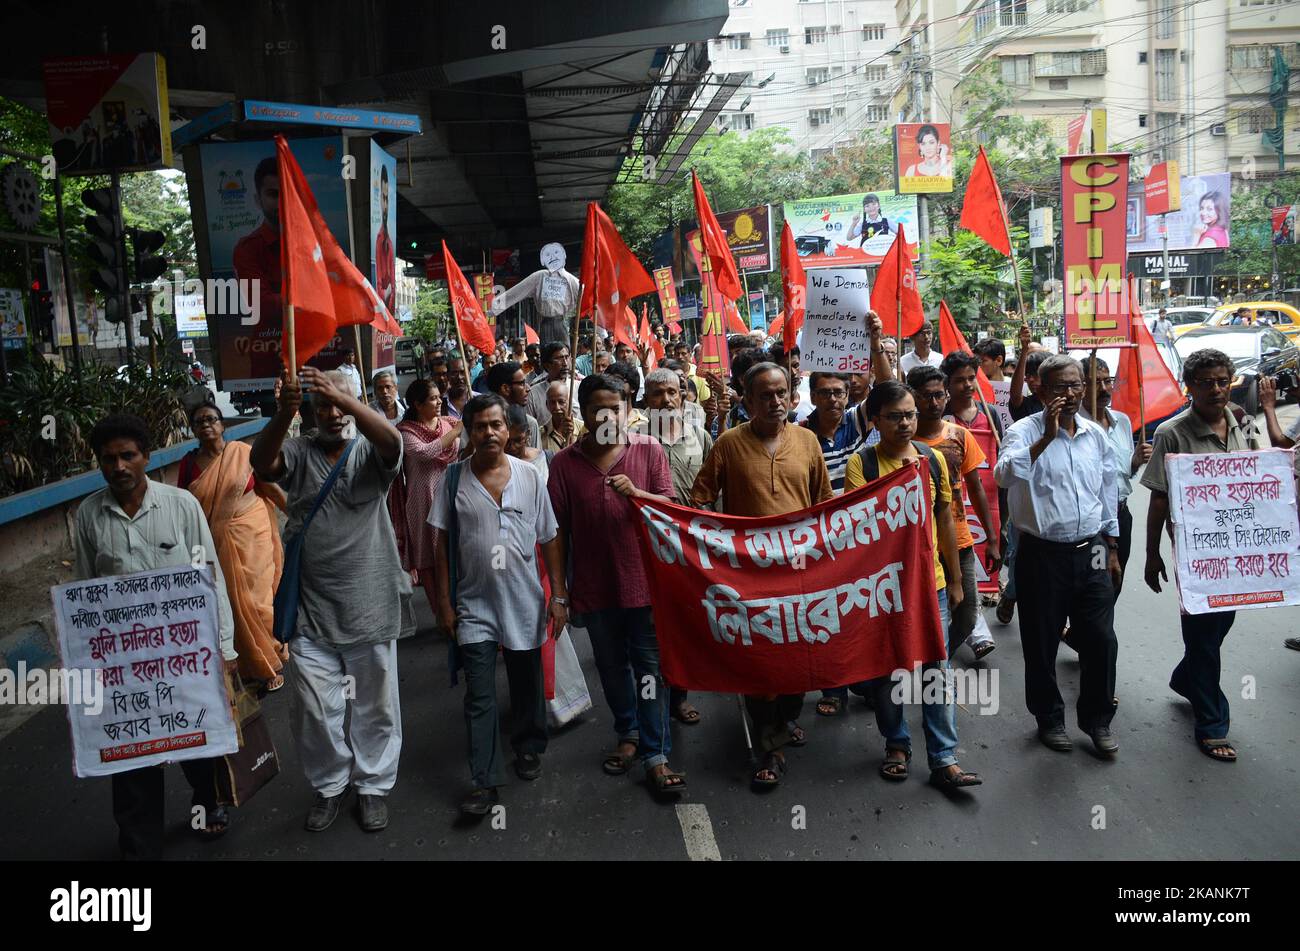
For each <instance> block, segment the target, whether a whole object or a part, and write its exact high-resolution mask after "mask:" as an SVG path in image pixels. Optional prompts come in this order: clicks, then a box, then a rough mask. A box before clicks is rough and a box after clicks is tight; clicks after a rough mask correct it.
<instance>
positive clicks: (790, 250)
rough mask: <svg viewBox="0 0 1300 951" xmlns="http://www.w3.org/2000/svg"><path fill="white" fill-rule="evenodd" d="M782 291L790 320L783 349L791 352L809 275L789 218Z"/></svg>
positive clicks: (784, 230)
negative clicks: (800, 256)
mask: <svg viewBox="0 0 1300 951" xmlns="http://www.w3.org/2000/svg"><path fill="white" fill-rule="evenodd" d="M781 293H782V294H784V295H785V311H784V313H786V314H788V315H789V320H786V321H785V322H784V327H783V328H782V332H781V349H783V350H784V351H785V352H786V353H789V352H790V351H791V350H793V349H794V345H795V341H796V340H797V339H798V336H799V330H800V328H801V327H803V315H804V311H805V309H806V303H807V296H808V276H807V275H806V274H805V273H804V269H803V262H802V261H800V260H799V252H798V250H797V249H796V248H795V244H794V232H793V231H791V230H790V222H789V221H788V220H787V221H786V223H785V224H784V225H783V226H782V228H781ZM769 333H771V334H772V336H774V337H775V336H776V321H775V320H774V321H772V327H771V329H770V330H769Z"/></svg>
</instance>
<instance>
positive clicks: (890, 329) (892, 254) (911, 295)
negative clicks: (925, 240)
mask: <svg viewBox="0 0 1300 951" xmlns="http://www.w3.org/2000/svg"><path fill="white" fill-rule="evenodd" d="M871 309H872V310H874V311H875V312H876V313H877V314H879V315H880V322H881V325H882V326H883V327H884V331H885V334H886V335H888V336H890V337H897V336H899V334H900V332H901V334H902V336H904V337H910V336H912V334H914V333H916V332H917V331H918V330H920V329H921V325H922V324H924V323H925V311H924V310H923V309H922V308H921V295H920V294H919V293H917V290H916V268H915V267H913V266H912V254H911V252H910V251H908V250H907V236H906V235H905V234H904V233H903V226H902V225H901V224H900V225H899V226H898V234H896V235H894V243H893V244H891V245H890V246H889V251H888V252H887V253H886V254H885V259H884V260H883V261H881V262H880V270H878V271H877V272H876V286H875V287H873V288H872V289H871ZM900 309H901V317H902V324H903V327H902V330H901V331H900V330H899V327H898V324H899V317H900Z"/></svg>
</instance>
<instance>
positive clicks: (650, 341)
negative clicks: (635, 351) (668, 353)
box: [636, 304, 662, 370]
mask: <svg viewBox="0 0 1300 951" xmlns="http://www.w3.org/2000/svg"><path fill="white" fill-rule="evenodd" d="M636 339H637V343H639V344H640V345H641V346H642V347H645V348H646V350H647V353H646V361H647V363H648V364H649V368H650V369H651V370H653V369H654V368H655V367H656V366H657V365H658V363H659V360H658V358H659V357H660V356H661V354H660V350H661V349H662V348H661V347H658V346H656V344H658V340H657V339H656V338H655V335H654V334H653V333H652V332H651V330H650V316H649V314H648V313H647V311H646V305H645V304H642V305H641V329H640V330H638V331H637V335H636Z"/></svg>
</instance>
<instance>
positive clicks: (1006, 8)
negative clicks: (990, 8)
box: [998, 0, 1029, 26]
mask: <svg viewBox="0 0 1300 951" xmlns="http://www.w3.org/2000/svg"><path fill="white" fill-rule="evenodd" d="M1028 22H1029V0H998V24H999V25H1000V26H1024V25H1025V24H1026V23H1028Z"/></svg>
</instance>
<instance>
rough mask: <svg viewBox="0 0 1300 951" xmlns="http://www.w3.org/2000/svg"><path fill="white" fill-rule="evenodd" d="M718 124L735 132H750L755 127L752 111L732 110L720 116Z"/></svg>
mask: <svg viewBox="0 0 1300 951" xmlns="http://www.w3.org/2000/svg"><path fill="white" fill-rule="evenodd" d="M718 125H720V126H722V127H723V128H725V129H731V130H732V131H733V132H749V131H750V130H752V129H753V128H754V114H753V113H752V112H732V113H728V114H726V115H722V116H718Z"/></svg>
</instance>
